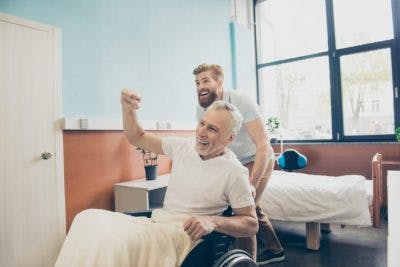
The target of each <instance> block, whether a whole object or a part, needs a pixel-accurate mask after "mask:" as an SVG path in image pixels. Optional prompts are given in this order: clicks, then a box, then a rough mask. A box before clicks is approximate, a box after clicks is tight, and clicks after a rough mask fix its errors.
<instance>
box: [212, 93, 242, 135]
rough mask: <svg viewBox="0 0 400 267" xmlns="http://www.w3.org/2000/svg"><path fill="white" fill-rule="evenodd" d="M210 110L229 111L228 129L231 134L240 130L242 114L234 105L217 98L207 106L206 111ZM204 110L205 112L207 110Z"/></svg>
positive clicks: (235, 133)
mask: <svg viewBox="0 0 400 267" xmlns="http://www.w3.org/2000/svg"><path fill="white" fill-rule="evenodd" d="M210 110H226V111H229V114H230V115H231V123H230V130H231V133H232V134H233V135H237V133H238V132H239V130H240V127H242V121H243V116H242V114H241V113H240V112H239V110H238V109H237V107H235V106H234V105H232V104H231V103H229V102H226V101H223V100H218V101H215V102H214V103H212V104H211V105H210V106H209V107H208V108H207V111H210ZM207 111H206V112H207Z"/></svg>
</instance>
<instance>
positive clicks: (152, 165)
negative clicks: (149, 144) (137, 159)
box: [136, 147, 158, 180]
mask: <svg viewBox="0 0 400 267" xmlns="http://www.w3.org/2000/svg"><path fill="white" fill-rule="evenodd" d="M136 149H137V150H139V151H140V153H142V156H143V163H144V171H145V173H146V180H154V179H156V178H157V166H158V163H157V158H158V154H157V153H154V152H151V151H148V150H145V149H143V148H140V147H138V148H136Z"/></svg>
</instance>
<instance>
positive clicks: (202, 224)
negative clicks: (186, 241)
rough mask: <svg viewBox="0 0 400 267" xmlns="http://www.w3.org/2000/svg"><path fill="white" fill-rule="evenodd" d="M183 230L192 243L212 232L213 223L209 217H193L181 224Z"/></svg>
mask: <svg viewBox="0 0 400 267" xmlns="http://www.w3.org/2000/svg"><path fill="white" fill-rule="evenodd" d="M183 228H184V230H185V231H186V233H188V235H190V238H191V239H192V240H193V241H197V240H199V239H200V238H202V237H203V236H205V235H208V234H209V233H211V232H212V231H214V228H215V223H214V220H213V218H212V217H211V216H194V217H191V218H190V219H188V220H187V221H186V222H185V223H184V224H183Z"/></svg>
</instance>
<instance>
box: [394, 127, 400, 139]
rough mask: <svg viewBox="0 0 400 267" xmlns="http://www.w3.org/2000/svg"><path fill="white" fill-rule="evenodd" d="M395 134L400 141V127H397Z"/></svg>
mask: <svg viewBox="0 0 400 267" xmlns="http://www.w3.org/2000/svg"><path fill="white" fill-rule="evenodd" d="M395 135H396V138H397V142H399V143H400V127H397V128H396V130H395Z"/></svg>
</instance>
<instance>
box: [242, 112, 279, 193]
mask: <svg viewBox="0 0 400 267" xmlns="http://www.w3.org/2000/svg"><path fill="white" fill-rule="evenodd" d="M245 127H246V130H247V132H248V133H249V135H250V137H251V139H252V140H253V142H254V144H255V145H256V158H255V160H254V165H253V169H252V171H251V173H250V176H249V181H250V184H251V185H252V186H254V188H257V185H258V182H259V181H260V178H261V176H262V175H263V173H264V172H265V169H266V168H267V166H268V162H269V159H270V156H271V153H274V152H273V150H272V149H271V145H270V143H269V138H268V135H267V132H266V131H265V128H264V122H263V120H262V118H257V119H255V120H252V121H250V122H247V123H246V124H245Z"/></svg>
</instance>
